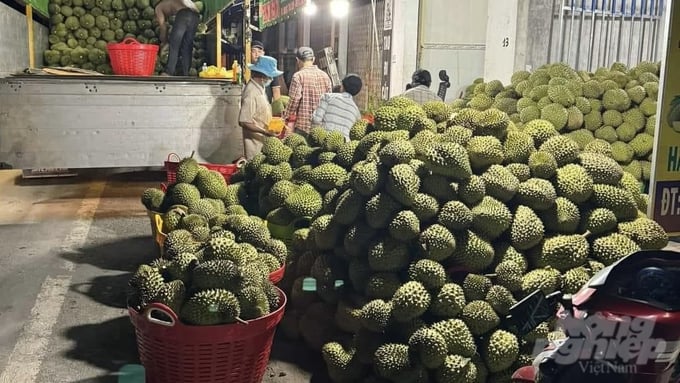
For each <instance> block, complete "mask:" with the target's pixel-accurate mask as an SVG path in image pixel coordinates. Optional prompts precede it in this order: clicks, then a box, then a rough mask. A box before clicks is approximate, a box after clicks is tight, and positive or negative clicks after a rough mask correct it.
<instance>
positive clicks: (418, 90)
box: [402, 69, 442, 105]
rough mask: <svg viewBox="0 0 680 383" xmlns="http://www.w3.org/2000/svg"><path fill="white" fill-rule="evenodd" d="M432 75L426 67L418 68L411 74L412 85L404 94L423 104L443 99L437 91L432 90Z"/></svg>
mask: <svg viewBox="0 0 680 383" xmlns="http://www.w3.org/2000/svg"><path fill="white" fill-rule="evenodd" d="M430 85H432V76H431V75H430V72H429V71H427V70H425V69H418V70H416V71H415V72H414V73H413V76H411V87H410V88H409V89H408V90H406V92H404V94H403V95H402V96H404V97H406V98H410V99H411V100H413V101H415V102H417V103H418V104H420V105H422V104H424V103H426V102H428V101H442V99H441V98H439V96H438V95H437V93H435V92H433V91H431V90H430Z"/></svg>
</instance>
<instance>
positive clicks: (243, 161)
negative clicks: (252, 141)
mask: <svg viewBox="0 0 680 383" xmlns="http://www.w3.org/2000/svg"><path fill="white" fill-rule="evenodd" d="M247 162H248V160H246V159H245V158H239V159H238V160H237V161H236V162H235V164H236V168H237V169H240V168H242V167H243V166H244V165H245V164H246V163H247Z"/></svg>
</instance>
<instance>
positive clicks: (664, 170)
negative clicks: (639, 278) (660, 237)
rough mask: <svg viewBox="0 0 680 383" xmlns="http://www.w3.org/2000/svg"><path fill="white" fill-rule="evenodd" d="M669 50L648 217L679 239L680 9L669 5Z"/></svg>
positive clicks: (665, 65)
mask: <svg viewBox="0 0 680 383" xmlns="http://www.w3.org/2000/svg"><path fill="white" fill-rule="evenodd" d="M668 12H669V13H670V14H669V17H668V19H667V20H668V21H667V23H666V25H667V28H669V30H668V47H667V49H666V59H665V62H664V63H663V71H662V78H661V83H660V85H661V86H660V89H659V104H660V105H659V107H658V111H657V118H656V123H657V125H656V137H655V141H656V142H655V145H654V173H653V175H652V179H651V182H650V197H651V204H650V207H649V213H650V214H649V215H650V217H651V218H652V219H654V220H655V221H657V222H658V223H659V224H660V225H661V226H663V228H664V229H665V230H666V231H667V232H668V234H669V235H671V236H674V235H680V70H678V69H679V68H680V8H678V2H675V1H674V2H671V3H669V4H668Z"/></svg>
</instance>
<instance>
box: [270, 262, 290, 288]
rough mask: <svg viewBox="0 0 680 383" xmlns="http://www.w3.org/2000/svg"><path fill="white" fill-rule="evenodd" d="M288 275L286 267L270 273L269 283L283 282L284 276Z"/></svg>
mask: <svg viewBox="0 0 680 383" xmlns="http://www.w3.org/2000/svg"><path fill="white" fill-rule="evenodd" d="M285 273H286V265H283V266H281V267H279V268H278V269H276V270H274V271H272V272H271V273H269V281H270V282H271V283H273V284H277V283H279V282H281V280H282V279H283V275H284V274H285Z"/></svg>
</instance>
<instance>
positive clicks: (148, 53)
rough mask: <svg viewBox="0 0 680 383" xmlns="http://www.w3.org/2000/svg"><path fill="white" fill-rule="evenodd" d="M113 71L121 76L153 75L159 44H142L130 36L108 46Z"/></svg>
mask: <svg viewBox="0 0 680 383" xmlns="http://www.w3.org/2000/svg"><path fill="white" fill-rule="evenodd" d="M106 50H107V51H108V52H109V57H110V58H111V68H112V69H113V73H114V74H117V75H119V76H151V75H152V74H153V73H154V71H155V70H156V56H158V45H154V44H141V43H140V42H139V41H137V40H135V39H133V38H132V37H128V38H126V39H125V40H123V41H122V42H120V43H109V44H108V45H107V46H106Z"/></svg>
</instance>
